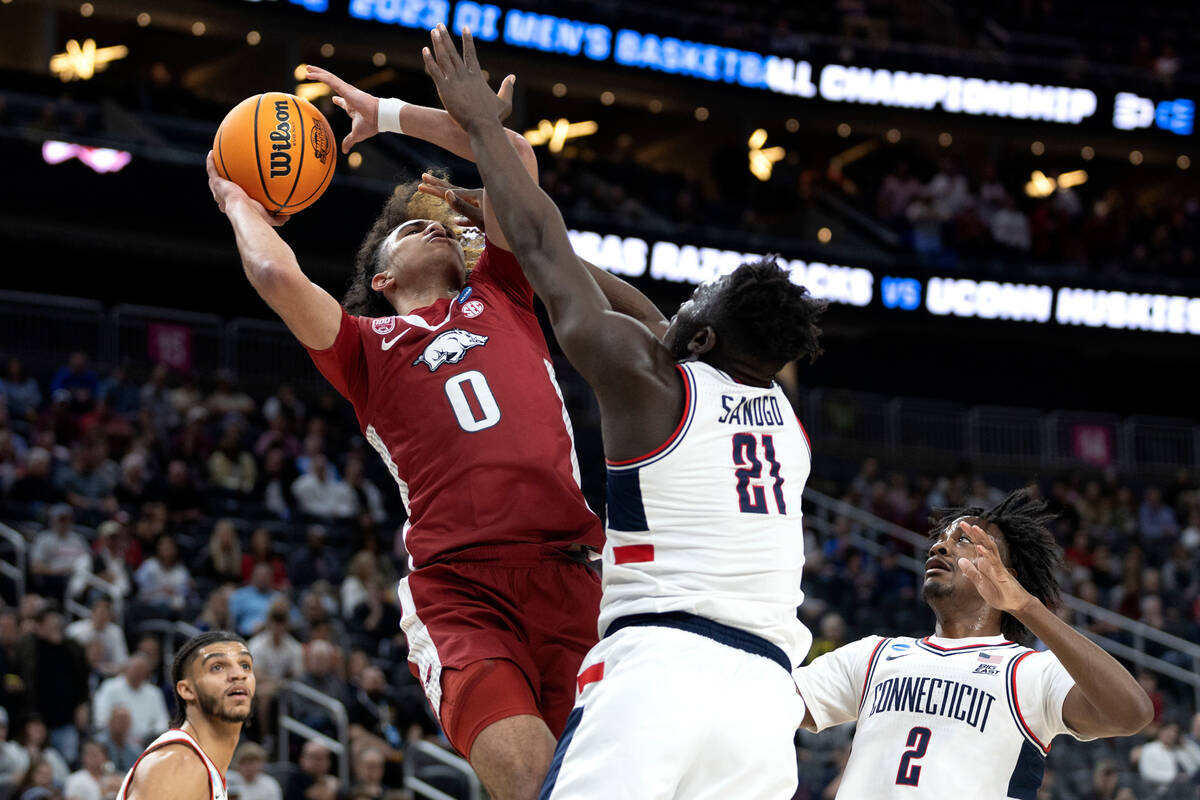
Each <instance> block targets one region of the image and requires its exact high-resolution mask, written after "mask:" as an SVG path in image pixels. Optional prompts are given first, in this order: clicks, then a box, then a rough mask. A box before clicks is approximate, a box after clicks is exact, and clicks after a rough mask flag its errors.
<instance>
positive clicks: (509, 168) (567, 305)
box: [423, 25, 677, 406]
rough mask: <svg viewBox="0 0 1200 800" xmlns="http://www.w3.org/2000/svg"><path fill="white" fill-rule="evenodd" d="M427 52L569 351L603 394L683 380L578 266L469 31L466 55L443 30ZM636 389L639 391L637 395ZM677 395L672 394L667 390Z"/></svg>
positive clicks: (503, 220) (437, 83) (516, 250)
mask: <svg viewBox="0 0 1200 800" xmlns="http://www.w3.org/2000/svg"><path fill="white" fill-rule="evenodd" d="M431 39H432V49H430V48H425V50H424V51H423V56H424V59H425V71H426V72H427V73H428V74H429V76H430V77H431V78H433V82H434V84H435V86H436V87H437V90H438V95H439V96H440V97H441V99H442V104H443V105H444V106H445V107H446V110H447V111H448V112H449V113H450V115H451V116H452V117H454V120H455V121H456V122H457V123H458V124H459V125H460V126H461V127H462V128H463V130H465V131H466V132H467V135H468V136H469V137H470V139H471V149H472V151H473V152H474V153H475V161H476V164H477V165H478V166H479V172H480V175H481V176H482V177H483V185H484V187H485V189H486V190H487V192H488V194H489V195H490V197H491V198H492V200H494V202H495V207H496V209H497V216H498V219H499V223H500V227H501V228H502V229H503V230H504V232H505V233H506V234H507V236H508V240H509V241H510V242H511V243H512V247H511V249H512V251H513V252H514V253H515V254H516V256H517V261H518V262H520V264H521V268H522V269H523V270H524V271H525V275H526V276H527V277H528V278H529V282H530V283H531V284H532V285H533V288H534V291H535V292H537V294H538V295H539V296H540V297H541V298H542V302H544V303H545V304H546V309H547V311H548V312H549V315H550V322H551V324H552V325H553V326H554V333H555V335H556V336H557V337H558V341H559V344H561V345H562V348H563V351H564V352H565V353H566V354H567V357H568V358H569V359H570V360H571V363H572V364H574V365H575V368H576V369H578V370H579V371H580V373H581V374H582V375H583V376H584V378H586V379H587V380H588V381H589V382H590V383H591V384H592V386H593V387H594V388H595V389H596V390H597V392H598V393H600V395H601V404H602V406H603V404H604V394H605V392H604V389H605V386H606V385H609V384H611V383H613V381H612V380H611V379H612V377H613V375H614V373H615V372H616V371H617V370H618V369H620V372H621V374H622V375H623V376H626V377H627V376H629V375H631V374H634V375H646V376H649V377H651V379H652V381H654V382H657V383H660V384H662V386H663V387H666V386H667V385H668V384H669V385H670V386H671V387H674V386H675V384H676V383H677V378H676V377H675V374H674V367H673V361H672V359H670V356H669V353H668V352H667V350H666V349H665V348H664V347H662V345H661V344H660V343H659V342H658V341H657V340H656V339H655V338H654V336H653V334H651V333H650V331H649V330H648V329H647V328H646V327H645V326H644V325H640V324H637V323H635V322H634V321H633V320H632V319H630V318H629V317H626V316H625V315H622V314H616V313H613V310H612V306H611V305H610V304H609V302H608V300H607V299H606V298H605V297H604V294H603V293H602V292H601V291H600V288H599V286H598V285H597V284H596V281H595V280H593V279H592V276H591V275H589V274H588V272H587V270H586V269H585V268H584V267H583V265H582V264H581V263H580V262H579V259H578V258H577V257H576V255H575V251H574V250H573V249H572V247H571V240H570V238H569V237H568V236H567V227H566V225H565V223H564V222H563V219H562V214H560V213H559V211H558V208H557V207H556V206H555V205H554V202H553V201H552V200H551V199H550V198H549V196H547V194H546V193H545V192H543V191H542V190H541V189H540V188H539V187H538V185H537V183H536V181H534V179H533V177H532V176H531V175H530V174H529V173H528V172H527V171H526V170H525V169H524V168H523V166H522V165H521V160H520V158H519V157H518V155H517V153H516V151H515V150H514V149H513V146H512V143H511V142H510V140H509V139H508V137H506V136H505V134H504V128H503V127H502V126H501V125H500V120H499V113H500V111H501V107H500V104H499V101H498V100H497V98H496V96H495V95H493V94H492V93H491V90H490V89H489V88H488V86H487V83H486V82H485V81H484V80H483V76H482V74H481V71H480V68H479V62H478V61H477V60H476V57H475V46H474V42H473V41H472V38H471V34H470V31H466V30H464V31H463V55H462V56H461V57H460V56H459V54H458V51H457V50H456V49H455V47H454V44H453V42H452V41H451V40H450V34H449V32H448V31H447V30H446V27H445V26H444V25H439V26H438V27H437V28H435V29H434V31H433V33H432V34H431ZM635 391H636V390H635ZM668 391H672V392H673V391H674V388H672V389H670V390H668Z"/></svg>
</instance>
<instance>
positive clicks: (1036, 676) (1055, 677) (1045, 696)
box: [1016, 650, 1096, 746]
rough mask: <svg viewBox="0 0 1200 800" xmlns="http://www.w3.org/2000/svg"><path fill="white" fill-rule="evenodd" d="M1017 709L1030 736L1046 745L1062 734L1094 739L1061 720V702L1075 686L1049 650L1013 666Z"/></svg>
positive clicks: (1027, 657)
mask: <svg viewBox="0 0 1200 800" xmlns="http://www.w3.org/2000/svg"><path fill="white" fill-rule="evenodd" d="M1016 682H1017V709H1018V710H1019V711H1020V713H1021V718H1022V719H1024V720H1025V724H1026V725H1027V726H1028V727H1029V729H1030V730H1031V731H1033V735H1034V736H1036V737H1037V738H1038V739H1039V740H1041V742H1042V744H1044V745H1046V746H1049V744H1050V740H1051V739H1053V738H1054V737H1055V736H1058V735H1059V734H1061V733H1065V734H1067V735H1068V736H1073V737H1075V738H1076V739H1079V740H1080V741H1084V742H1090V741H1092V740H1093V739H1095V738H1096V737H1095V736H1081V735H1080V734H1078V733H1076V732H1075V731H1073V730H1071V728H1070V727H1069V726H1068V725H1067V723H1066V722H1064V721H1063V716H1062V709H1063V702H1064V701H1065V700H1066V699H1067V693H1068V692H1070V691H1071V689H1072V688H1073V687H1074V686H1075V679H1074V678H1072V677H1071V674H1070V673H1069V672H1067V668H1066V667H1064V666H1063V665H1062V663H1061V662H1060V661H1059V660H1058V657H1057V656H1055V655H1054V653H1051V652H1050V651H1049V650H1046V651H1043V652H1040V653H1031V654H1029V655H1027V656H1025V657H1024V658H1022V659H1021V663H1019V664H1017V666H1016Z"/></svg>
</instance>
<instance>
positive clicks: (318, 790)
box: [283, 740, 338, 800]
mask: <svg viewBox="0 0 1200 800" xmlns="http://www.w3.org/2000/svg"><path fill="white" fill-rule="evenodd" d="M299 763H300V771H299V772H296V773H294V774H293V775H292V777H291V778H290V779H289V780H288V782H287V786H286V787H284V790H283V800H337V796H338V779H337V777H335V776H334V775H331V774H330V773H329V770H330V767H331V766H332V764H333V758H332V755H331V754H330V752H329V750H327V749H326V748H325V746H324V745H322V744H321V743H319V742H316V741H313V740H309V741H307V742H305V743H304V748H303V749H302V750H301V751H300V762H299Z"/></svg>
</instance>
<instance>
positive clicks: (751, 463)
mask: <svg viewBox="0 0 1200 800" xmlns="http://www.w3.org/2000/svg"><path fill="white" fill-rule="evenodd" d="M759 452H761V453H762V459H760V458H759ZM763 459H765V460H766V462H767V463H766V466H767V467H768V473H767V474H768V479H769V480H770V485H771V492H772V494H773V495H774V497H775V504H774V505H775V509H774V510H775V511H776V512H778V513H780V514H787V503H785V502H784V499H783V478H782V477H781V476H780V474H779V470H780V466H779V461H778V460H777V459H776V458H775V440H774V439H773V438H772V437H771V434H769V433H762V434H754V433H735V434H734V435H733V465H734V466H735V467H736V468H737V469H736V470H735V471H734V476H735V477H736V478H737V498H738V508H739V509H740V510H741V512H742V513H743V514H770V513H771V510H772V509H771V508H770V507H769V505H768V500H767V488H766V486H764V485H762V483H760V481H762V480H763V466H764V465H763Z"/></svg>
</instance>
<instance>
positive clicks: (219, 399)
mask: <svg viewBox="0 0 1200 800" xmlns="http://www.w3.org/2000/svg"><path fill="white" fill-rule="evenodd" d="M204 404H205V406H206V407H207V408H208V411H209V413H210V414H212V416H213V418H214V419H218V420H226V421H235V420H241V421H244V420H246V419H248V418H249V417H250V416H252V415H253V414H254V413H255V412H256V411H257V410H258V404H257V403H255V402H254V398H252V397H251V396H250V395H248V394H246V393H245V392H243V391H240V390H239V389H237V388H236V386H235V385H234V380H233V373H232V372H230V371H229V370H227V369H221V370H217V374H216V376H215V385H214V386H213V390H212V393H211V394H210V395H209V396H208V398H207V399H206V400H205V401H204Z"/></svg>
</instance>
